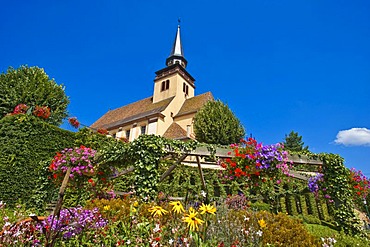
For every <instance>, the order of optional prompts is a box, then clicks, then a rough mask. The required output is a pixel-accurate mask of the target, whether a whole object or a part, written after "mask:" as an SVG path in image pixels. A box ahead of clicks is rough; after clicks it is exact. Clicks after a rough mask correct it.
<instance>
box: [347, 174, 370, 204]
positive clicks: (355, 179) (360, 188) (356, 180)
mask: <svg viewBox="0 0 370 247" xmlns="http://www.w3.org/2000/svg"><path fill="white" fill-rule="evenodd" d="M349 182H350V187H351V189H352V191H353V193H352V194H353V201H354V202H355V204H356V206H357V208H359V209H361V210H363V211H365V205H364V204H366V203H367V197H368V195H369V192H370V181H369V179H368V178H367V177H366V176H365V175H364V174H363V173H362V171H358V170H356V169H355V168H352V169H351V170H350V174H349Z"/></svg>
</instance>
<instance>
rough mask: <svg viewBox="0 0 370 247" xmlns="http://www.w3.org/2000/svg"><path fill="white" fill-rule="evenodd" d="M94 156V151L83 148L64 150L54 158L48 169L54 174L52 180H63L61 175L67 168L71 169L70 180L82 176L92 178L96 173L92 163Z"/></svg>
mask: <svg viewBox="0 0 370 247" xmlns="http://www.w3.org/2000/svg"><path fill="white" fill-rule="evenodd" d="M95 154H96V150H93V149H91V148H87V147H85V146H80V147H76V148H66V149H64V150H63V151H61V152H58V153H57V154H56V155H55V156H54V159H53V160H52V161H51V164H50V166H49V169H50V171H51V172H53V173H54V174H53V178H54V179H58V178H63V174H65V173H66V171H67V170H68V167H71V168H72V169H71V174H70V175H69V177H70V178H71V179H74V178H75V176H80V177H81V176H82V175H87V176H93V175H95V173H96V169H95V167H94V164H93V162H92V159H93V158H94V156H95Z"/></svg>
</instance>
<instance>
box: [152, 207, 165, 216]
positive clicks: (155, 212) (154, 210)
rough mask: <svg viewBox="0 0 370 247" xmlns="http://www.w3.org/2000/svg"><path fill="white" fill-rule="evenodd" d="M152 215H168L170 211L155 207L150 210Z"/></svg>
mask: <svg viewBox="0 0 370 247" xmlns="http://www.w3.org/2000/svg"><path fill="white" fill-rule="evenodd" d="M148 211H149V212H150V213H152V215H153V216H156V215H158V216H162V214H166V213H168V211H166V210H164V209H163V208H162V207H161V206H153V207H151V208H149V209H148Z"/></svg>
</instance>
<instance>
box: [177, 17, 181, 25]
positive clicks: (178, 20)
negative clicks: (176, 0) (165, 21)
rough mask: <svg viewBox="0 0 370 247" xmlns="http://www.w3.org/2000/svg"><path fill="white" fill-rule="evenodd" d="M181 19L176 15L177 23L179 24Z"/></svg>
mask: <svg viewBox="0 0 370 247" xmlns="http://www.w3.org/2000/svg"><path fill="white" fill-rule="evenodd" d="M180 22H181V19H180V17H177V23H178V24H179V25H180Z"/></svg>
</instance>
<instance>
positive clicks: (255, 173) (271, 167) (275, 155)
mask: <svg viewBox="0 0 370 247" xmlns="http://www.w3.org/2000/svg"><path fill="white" fill-rule="evenodd" d="M241 143H242V144H241V145H236V144H232V145H231V146H230V147H231V148H232V149H233V152H230V153H229V155H231V154H232V153H233V154H234V157H233V158H227V159H226V160H225V162H223V163H221V166H222V167H223V168H225V169H226V171H227V174H228V175H226V176H225V175H224V178H226V179H228V180H234V179H238V180H240V179H243V180H244V181H250V182H252V183H251V184H255V182H257V181H254V180H262V181H267V180H268V179H270V178H271V179H277V178H278V176H279V174H283V175H288V176H289V175H290V174H289V160H288V153H287V152H286V151H284V150H283V146H282V145H281V144H279V143H278V144H274V145H265V146H264V145H262V144H261V143H257V141H256V140H255V139H253V138H249V139H248V140H242V141H241Z"/></svg>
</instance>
